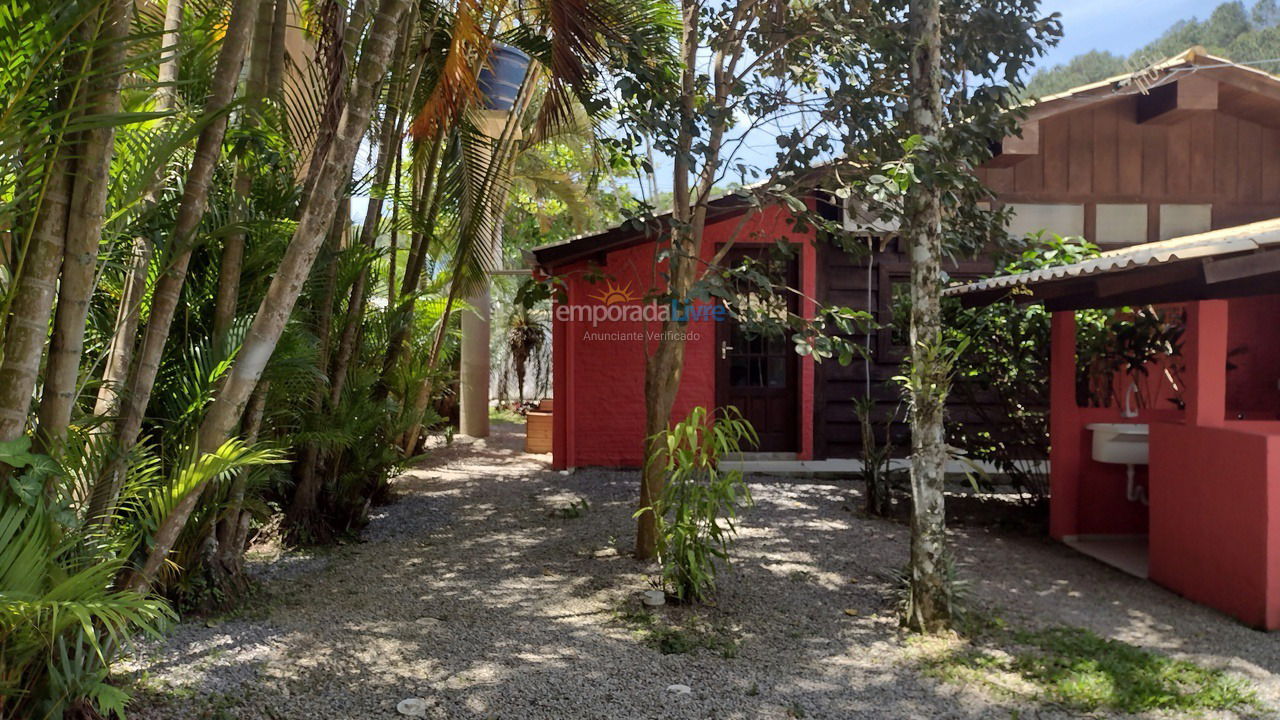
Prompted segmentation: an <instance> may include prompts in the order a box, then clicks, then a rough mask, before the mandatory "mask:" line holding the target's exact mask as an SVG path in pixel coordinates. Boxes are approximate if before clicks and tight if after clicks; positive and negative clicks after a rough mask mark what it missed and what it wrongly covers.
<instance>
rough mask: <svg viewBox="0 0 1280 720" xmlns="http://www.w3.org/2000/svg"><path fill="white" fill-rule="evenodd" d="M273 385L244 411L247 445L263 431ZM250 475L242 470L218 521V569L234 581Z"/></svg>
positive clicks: (256, 393)
mask: <svg viewBox="0 0 1280 720" xmlns="http://www.w3.org/2000/svg"><path fill="white" fill-rule="evenodd" d="M270 387H271V383H269V382H263V383H261V384H259V385H258V387H257V388H256V389H255V390H254V392H253V395H252V396H250V398H249V404H248V406H247V407H245V410H244V441H245V442H246V443H255V442H257V441H258V433H259V431H260V430H261V429H262V416H263V413H264V411H265V410H266V406H267V392H268V390H269V389H270ZM248 479H249V477H248V472H247V471H245V470H243V469H242V470H239V471H237V472H236V475H235V478H234V479H232V481H231V492H230V498H229V499H228V501H227V508H226V511H225V512H224V514H223V516H222V519H221V520H219V521H218V529H217V538H218V555H217V557H218V565H219V566H220V567H221V570H222V572H223V573H224V574H225V575H226V576H227V577H228V578H229V579H231V580H233V581H235V580H236V579H237V578H239V577H240V574H241V571H242V570H243V569H244V542H245V537H246V536H247V534H248V529H249V513H248V512H245V511H244V497H245V489H246V485H247V483H248Z"/></svg>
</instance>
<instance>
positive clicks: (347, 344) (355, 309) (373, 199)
mask: <svg viewBox="0 0 1280 720" xmlns="http://www.w3.org/2000/svg"><path fill="white" fill-rule="evenodd" d="M397 127H398V113H396V112H395V111H394V110H393V109H388V110H387V113H386V114H385V115H384V116H383V118H382V128H381V129H380V130H379V132H378V143H379V147H378V159H377V161H376V164H375V167H374V181H373V188H372V192H371V193H370V194H369V207H368V209H367V210H366V211H365V215H364V224H363V225H362V226H361V227H360V247H361V248H362V249H364V250H365V251H369V250H372V249H373V246H374V243H375V242H376V241H377V239H378V225H379V224H380V223H381V222H382V206H383V204H384V202H385V197H384V195H385V194H386V189H387V182H388V181H389V180H390V179H391V170H392V168H393V167H394V164H393V163H392V151H393V150H397V151H398V150H399V147H400V144H399V140H398V138H397V137H396V128H397ZM368 287H369V269H368V268H367V267H362V268H361V269H360V273H359V274H358V275H356V280H355V283H353V284H352V286H351V298H350V300H348V302H347V318H346V323H345V324H344V325H343V328H342V337H341V338H340V339H339V340H338V354H337V355H336V359H335V360H334V365H333V374H332V375H331V376H330V378H329V387H330V391H329V395H330V398H331V399H332V404H333V405H337V404H338V398H340V397H342V390H343V388H344V387H346V381H347V369H348V368H349V367H350V365H351V359H352V358H353V357H355V351H356V337H357V333H358V331H359V329H360V324H361V323H362V322H364V308H365V304H366V303H367V302H368V299H369V292H368Z"/></svg>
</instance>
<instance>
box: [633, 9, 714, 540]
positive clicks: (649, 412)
mask: <svg viewBox="0 0 1280 720" xmlns="http://www.w3.org/2000/svg"><path fill="white" fill-rule="evenodd" d="M700 9H701V6H700V4H699V3H698V2H697V0H684V1H683V3H682V6H681V11H682V23H683V26H682V32H681V36H680V43H681V45H680V50H681V56H682V57H683V58H684V60H685V67H684V69H683V70H682V71H681V90H682V92H681V100H680V117H681V120H682V123H681V125H682V127H683V128H684V129H683V130H682V131H681V132H680V136H679V138H678V146H677V148H676V152H675V155H674V157H673V163H672V211H671V220H672V225H673V226H674V227H679V228H683V229H681V230H678V231H676V232H673V233H672V235H671V255H670V258H669V259H668V260H667V268H668V270H667V272H668V276H669V280H668V283H667V287H668V291H669V292H670V294H671V295H672V296H673V297H677V298H683V297H686V296H687V295H688V293H689V289H690V288H691V287H692V284H693V280H694V273H695V266H694V264H693V259H694V258H696V257H697V255H698V252H699V250H700V249H701V245H702V228H701V227H700V226H699V225H698V222H697V217H698V214H699V213H698V212H697V207H698V206H697V202H696V200H694V198H693V195H692V194H691V190H690V187H689V177H690V175H691V174H692V172H693V169H692V157H693V150H692V148H693V133H694V132H696V130H695V127H696V125H695V122H694V119H695V117H696V108H695V107H694V97H695V89H696V88H695V77H694V74H695V73H696V72H698V70H697V67H698V64H697V59H698V48H699V37H700V35H699V30H698V22H699V12H700ZM707 162H708V163H710V162H714V159H713V158H711V157H710V156H708V159H707ZM713 174H714V173H713ZM697 190H698V188H695V192H696V191H697ZM699 194H700V193H699ZM701 216H702V217H703V218H705V217H706V215H705V211H704V212H703V213H701ZM678 330H679V326H678V323H676V322H674V320H667V321H666V322H664V323H663V324H662V332H661V334H660V335H659V339H658V343H657V346H656V347H655V348H654V351H653V354H652V355H650V356H649V357H647V358H646V359H645V367H644V438H645V439H644V457H645V464H644V468H643V470H642V472H641V478H640V510H641V511H642V512H640V514H639V515H638V516H637V517H636V546H635V556H636V557H637V558H639V559H641V560H647V559H649V558H652V557H653V556H654V555H655V554H656V552H657V547H658V523H657V516H655V515H654V514H653V511H652V510H650V509H649V508H652V507H653V504H654V502H656V501H657V499H658V497H659V496H660V495H661V494H662V489H663V486H664V485H665V484H666V475H665V469H664V468H665V465H666V463H665V457H664V455H663V453H664V449H663V448H664V446H663V445H662V443H660V442H658V441H657V435H658V434H659V433H661V432H662V431H663V430H665V429H666V428H667V423H668V422H669V421H670V418H671V410H672V408H673V407H674V406H675V400H676V392H677V391H678V390H679V389H680V375H681V371H682V370H683V368H684V342H683V341H681V340H679V339H678V335H677V333H676V332H674V331H678Z"/></svg>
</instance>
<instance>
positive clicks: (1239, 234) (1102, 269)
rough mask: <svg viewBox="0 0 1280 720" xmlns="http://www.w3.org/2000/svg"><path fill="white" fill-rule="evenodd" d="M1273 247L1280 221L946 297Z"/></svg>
mask: <svg viewBox="0 0 1280 720" xmlns="http://www.w3.org/2000/svg"><path fill="white" fill-rule="evenodd" d="M1271 246H1277V247H1280V218H1273V219H1271V220H1263V221H1262V222H1256V223H1251V224H1249V225H1238V226H1236V227H1229V228H1223V229H1221V230H1211V231H1209V232H1205V233H1200V234H1198V235H1187V236H1185V237H1180V238H1173V239H1171V240H1163V241H1161V242H1153V243H1144V244H1142V245H1133V246H1130V247H1127V248H1121V249H1119V250H1110V251H1108V252H1104V253H1102V255H1101V256H1099V257H1096V258H1092V259H1090V260H1085V261H1084V262H1078V263H1074V264H1071V265H1059V266H1057V267H1049V268H1043V269H1040V270H1033V271H1031V272H1025V273H1019V274H1017V275H999V276H996V277H992V278H987V279H986V280H980V281H978V282H974V283H969V284H967V285H956V286H953V287H949V288H947V289H946V290H944V291H943V293H942V294H943V295H947V296H958V295H966V294H969V293H976V292H984V291H992V290H1003V289H1009V288H1013V287H1016V286H1023V287H1025V286H1028V285H1040V284H1043V283H1049V282H1054V281H1056V280H1068V279H1071V278H1080V277H1087V276H1092V275H1103V274H1107V273H1116V272H1124V271H1126V270H1133V269H1136V268H1141V267H1150V266H1154V265H1162V264H1165V263H1172V262H1178V261H1181V260H1193V259H1196V258H1208V257H1219V256H1223V255H1234V254H1236V253H1242V252H1251V251H1254V250H1258V249H1261V248H1264V247H1271Z"/></svg>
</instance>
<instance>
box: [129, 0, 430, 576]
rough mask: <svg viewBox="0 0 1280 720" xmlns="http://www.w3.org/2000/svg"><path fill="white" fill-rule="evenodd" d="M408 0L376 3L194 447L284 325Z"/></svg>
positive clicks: (236, 401) (146, 570) (207, 440)
mask: <svg viewBox="0 0 1280 720" xmlns="http://www.w3.org/2000/svg"><path fill="white" fill-rule="evenodd" d="M408 5H409V0H382V2H381V3H380V6H379V9H378V12H377V15H376V16H375V18H374V21H373V27H372V28H371V29H370V31H369V34H368V38H367V40H366V41H365V43H364V47H363V48H362V51H361V53H360V64H359V67H358V69H357V72H356V83H355V88H354V91H353V93H352V95H351V99H350V101H349V102H348V103H347V104H346V107H345V109H344V110H343V114H342V119H341V121H340V123H339V126H338V132H337V134H336V137H335V141H334V143H333V144H332V145H331V146H330V149H329V152H328V153H326V157H325V160H324V163H323V165H322V166H321V169H320V173H319V176H318V177H317V178H316V184H315V190H314V192H312V193H311V195H310V196H309V197H308V199H307V202H306V207H305V208H304V210H303V212H302V215H301V217H300V218H299V221H298V227H297V229H296V230H295V231H294V234H293V239H292V240H291V241H290V242H289V247H288V249H286V250H285V254H284V258H283V259H282V260H281V262H280V267H279V268H278V269H277V272H276V274H275V276H274V277H273V278H272V280H271V285H270V286H269V287H268V288H267V294H266V297H264V298H263V299H262V303H261V305H259V307H258V312H257V313H256V314H255V315H254V318H253V324H252V325H251V326H250V327H249V331H248V333H247V335H246V336H245V341H244V344H243V346H242V348H241V350H240V353H239V355H237V357H236V361H235V364H234V365H233V366H232V368H231V370H230V372H229V373H228V374H227V378H226V382H225V383H224V384H223V386H222V389H221V390H220V391H219V392H218V395H217V397H216V398H215V399H214V401H213V405H212V406H211V407H210V408H209V412H208V413H207V414H206V415H205V419H204V422H203V423H202V424H201V426H200V432H199V440H198V442H199V446H198V447H199V449H200V450H201V451H202V452H210V451H213V450H216V449H217V448H218V447H220V446H221V445H222V444H223V443H224V442H225V441H226V439H227V437H228V436H229V435H230V433H231V430H232V428H234V427H235V424H236V421H237V420H238V419H239V418H240V416H241V414H242V413H243V411H244V407H245V404H246V403H247V402H248V399H249V395H250V394H251V393H252V392H253V390H254V388H255V387H256V386H257V384H258V379H259V378H260V377H261V376H262V371H263V369H264V368H265V367H266V364H267V361H268V360H269V359H270V358H271V353H272V352H273V351H274V350H275V346H276V343H277V342H278V341H279V339H280V335H281V333H283V332H284V327H285V323H286V322H288V320H289V315H290V314H291V313H292V312H293V306H294V304H295V303H296V302H297V300H298V295H299V294H301V292H302V287H303V285H304V283H305V282H306V279H307V276H308V274H309V273H310V271H311V265H312V263H314V262H315V258H316V254H317V253H318V252H319V250H320V246H321V244H322V243H323V242H324V239H325V237H326V235H327V234H328V232H327V231H328V229H329V223H331V222H332V221H333V214H334V211H335V210H336V208H337V204H338V196H339V194H340V192H341V190H342V187H343V186H344V185H345V184H346V183H348V182H349V181H350V178H351V168H352V165H353V164H354V162H355V155H356V152H357V151H358V150H359V147H360V140H361V138H362V137H363V136H364V134H365V131H366V130H367V129H368V127H369V116H370V114H371V113H372V110H373V106H374V103H375V102H376V100H377V95H378V93H377V90H378V86H379V84H380V83H381V81H382V77H383V75H384V74H385V73H386V71H387V65H388V64H389V61H390V59H391V53H392V49H393V48H394V47H395V45H396V41H397V38H398V36H399V34H400V32H401V29H402V26H401V18H402V16H403V15H404V13H405V10H406V8H407V7H408ZM203 491H204V486H203V484H201V485H199V486H197V487H194V488H192V489H191V490H190V491H189V492H188V493H187V494H186V495H184V496H183V498H182V500H181V501H179V502H178V505H177V506H176V507H175V508H174V509H173V511H172V512H171V513H170V514H169V515H168V516H166V517H165V518H164V520H163V521H162V522H161V524H160V527H159V528H158V529H157V531H156V534H155V536H154V538H153V542H152V547H151V550H150V552H149V554H148V555H147V560H146V562H145V563H144V564H143V566H142V568H141V569H140V570H139V571H138V572H137V573H136V574H135V575H134V576H133V577H132V578H131V579H130V580H129V582H128V583H127V585H128V587H131V588H134V589H137V590H145V589H146V588H148V587H150V585H151V581H152V580H153V579H154V578H155V575H156V573H157V572H158V571H159V569H160V566H161V565H162V564H163V563H164V560H165V558H166V557H168V555H169V551H170V550H171V549H172V548H173V544H174V543H175V542H176V541H177V539H178V536H179V535H180V534H181V532H182V529H183V527H185V526H186V523H187V518H189V517H190V515H191V511H192V510H194V509H195V506H196V503H198V502H199V498H200V493H202V492H203Z"/></svg>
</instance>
